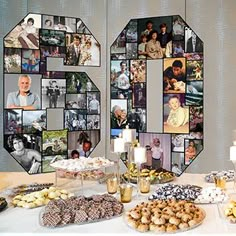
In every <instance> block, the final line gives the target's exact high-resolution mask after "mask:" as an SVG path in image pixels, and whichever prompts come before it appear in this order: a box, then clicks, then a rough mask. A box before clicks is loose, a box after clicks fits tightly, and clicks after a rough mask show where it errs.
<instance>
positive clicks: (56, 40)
mask: <svg viewBox="0 0 236 236" xmlns="http://www.w3.org/2000/svg"><path fill="white" fill-rule="evenodd" d="M39 42H40V45H41V46H61V47H64V46H65V43H66V40H65V32H64V31H58V30H47V29H40V31H39Z"/></svg>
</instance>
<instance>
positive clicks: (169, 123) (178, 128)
mask: <svg viewBox="0 0 236 236" xmlns="http://www.w3.org/2000/svg"><path fill="white" fill-rule="evenodd" d="M184 95H185V94H165V95H164V97H163V102H164V108H163V109H164V111H163V112H164V117H163V121H164V132H165V133H189V107H188V106H186V105H185V96H184Z"/></svg>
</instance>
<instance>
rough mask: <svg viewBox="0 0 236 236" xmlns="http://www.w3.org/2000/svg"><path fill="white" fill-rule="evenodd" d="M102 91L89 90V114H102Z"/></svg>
mask: <svg viewBox="0 0 236 236" xmlns="http://www.w3.org/2000/svg"><path fill="white" fill-rule="evenodd" d="M100 105H101V104H100V93H99V92H87V112H88V114H100V110H101V107H100Z"/></svg>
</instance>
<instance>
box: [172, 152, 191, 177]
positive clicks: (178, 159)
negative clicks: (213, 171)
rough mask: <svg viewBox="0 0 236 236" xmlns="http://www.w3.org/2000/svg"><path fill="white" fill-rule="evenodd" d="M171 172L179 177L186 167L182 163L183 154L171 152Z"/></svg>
mask: <svg viewBox="0 0 236 236" xmlns="http://www.w3.org/2000/svg"><path fill="white" fill-rule="evenodd" d="M171 156H172V161H171V166H172V167H171V171H172V172H174V173H175V175H176V176H180V175H181V174H182V173H183V172H184V171H185V169H186V168H187V167H188V166H187V165H185V163H184V153H177V152H172V155H171Z"/></svg>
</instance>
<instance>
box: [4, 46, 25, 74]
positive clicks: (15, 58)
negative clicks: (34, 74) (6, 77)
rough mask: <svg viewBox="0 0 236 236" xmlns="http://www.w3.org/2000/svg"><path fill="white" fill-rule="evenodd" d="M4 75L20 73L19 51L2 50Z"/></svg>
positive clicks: (12, 49)
mask: <svg viewBox="0 0 236 236" xmlns="http://www.w3.org/2000/svg"><path fill="white" fill-rule="evenodd" d="M4 73H21V49H19V48H5V49H4Z"/></svg>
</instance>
